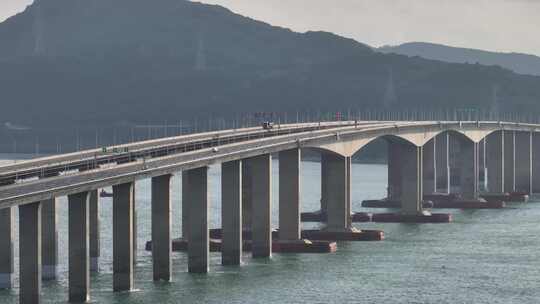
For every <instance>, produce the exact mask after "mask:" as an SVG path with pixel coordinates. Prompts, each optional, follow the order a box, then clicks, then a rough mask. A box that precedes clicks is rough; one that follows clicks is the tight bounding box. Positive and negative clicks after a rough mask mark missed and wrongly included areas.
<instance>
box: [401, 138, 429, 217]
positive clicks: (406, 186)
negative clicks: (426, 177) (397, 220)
mask: <svg viewBox="0 0 540 304" xmlns="http://www.w3.org/2000/svg"><path fill="white" fill-rule="evenodd" d="M401 160H402V162H403V163H402V172H401V174H402V179H401V189H402V193H401V212H402V213H403V214H405V215H418V214H420V213H422V196H423V193H424V192H423V190H422V180H423V178H422V173H423V169H422V162H423V161H422V147H416V146H413V145H411V144H401Z"/></svg>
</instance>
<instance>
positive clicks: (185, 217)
mask: <svg viewBox="0 0 540 304" xmlns="http://www.w3.org/2000/svg"><path fill="white" fill-rule="evenodd" d="M187 172H188V171H182V192H181V193H182V238H183V239H184V240H186V241H187V240H188V238H189V195H188V194H189V185H188V182H187V181H188V175H187Z"/></svg>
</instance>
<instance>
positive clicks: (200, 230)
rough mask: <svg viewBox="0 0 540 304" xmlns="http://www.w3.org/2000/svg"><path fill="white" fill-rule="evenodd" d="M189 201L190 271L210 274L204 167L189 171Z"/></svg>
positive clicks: (206, 175)
mask: <svg viewBox="0 0 540 304" xmlns="http://www.w3.org/2000/svg"><path fill="white" fill-rule="evenodd" d="M185 177H186V181H187V189H188V191H187V192H188V193H187V197H186V198H187V201H188V202H189V218H188V222H189V242H188V271H189V272H191V273H207V272H208V252H209V245H208V241H209V238H210V237H209V232H208V220H209V213H208V209H209V207H210V206H209V199H208V168H207V167H202V168H197V169H192V170H188V171H187V174H186V175H185Z"/></svg>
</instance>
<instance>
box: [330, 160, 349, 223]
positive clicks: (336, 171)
mask: <svg viewBox="0 0 540 304" xmlns="http://www.w3.org/2000/svg"><path fill="white" fill-rule="evenodd" d="M324 159H325V161H326V168H327V171H326V174H327V178H328V179H327V180H328V184H327V189H326V193H327V198H328V219H327V227H326V230H327V231H331V232H341V231H348V230H350V207H349V206H348V205H349V204H350V202H351V200H350V185H348V184H349V183H350V172H351V170H350V164H351V163H350V160H348V159H347V157H343V156H340V155H337V154H332V153H328V154H326V155H325V157H324Z"/></svg>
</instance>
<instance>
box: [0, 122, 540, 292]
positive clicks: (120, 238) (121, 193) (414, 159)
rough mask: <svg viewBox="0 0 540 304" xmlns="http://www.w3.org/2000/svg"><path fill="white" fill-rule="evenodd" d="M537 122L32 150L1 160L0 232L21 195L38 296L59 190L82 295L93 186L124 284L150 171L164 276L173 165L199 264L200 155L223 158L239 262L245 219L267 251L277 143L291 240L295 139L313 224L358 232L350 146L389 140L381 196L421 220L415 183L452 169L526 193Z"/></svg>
mask: <svg viewBox="0 0 540 304" xmlns="http://www.w3.org/2000/svg"><path fill="white" fill-rule="evenodd" d="M539 132H540V125H533V124H519V123H505V122H487V121H465V122H460V121H457V122H456V121H422V122H399V121H396V122H393V121H385V122H378V121H362V122H358V121H349V122H330V123H308V124H291V125H282V126H278V127H276V128H275V129H273V130H263V129H262V128H248V129H239V130H226V131H219V132H210V133H204V134H192V135H185V136H180V137H172V138H165V139H159V140H153V141H145V142H139V143H132V144H128V145H124V146H119V148H124V147H125V148H128V151H124V152H122V151H120V152H119V153H114V154H113V155H100V154H99V153H100V152H101V150H100V149H94V150H89V151H81V152H78V153H71V154H67V155H59V156H52V157H46V158H40V159H35V160H31V161H26V162H21V163H19V164H14V165H8V166H2V167H0V181H1V182H0V184H2V185H1V186H0V224H2V227H0V240H1V241H2V242H4V243H5V244H12V241H13V234H12V229H13V228H12V223H13V221H14V219H13V212H12V211H13V207H16V206H18V208H19V222H20V227H22V228H21V230H20V243H21V245H20V256H21V260H20V261H21V263H20V264H21V265H20V267H21V268H20V276H21V290H20V295H21V302H22V303H38V302H39V290H40V286H41V285H40V284H41V283H40V279H41V278H40V277H41V270H42V266H43V269H44V270H46V271H45V272H44V277H51V278H54V277H55V269H56V266H55V265H56V264H55V263H56V260H55V258H54V256H53V257H51V254H53V253H51V251H50V250H49V249H50V248H54V247H55V246H57V245H56V238H55V237H54V233H55V224H54V223H55V221H56V220H55V218H56V211H55V202H56V201H55V200H56V198H57V197H60V196H68V201H69V204H68V205H69V231H70V234H69V243H70V246H69V250H70V255H69V256H70V266H69V269H70V276H69V286H70V296H69V298H70V301H73V302H79V301H85V300H87V299H88V297H89V274H88V269H89V265H90V264H92V265H94V264H96V265H97V258H98V257H99V246H98V245H96V242H97V244H99V241H98V240H99V235H96V232H95V230H96V226H98V225H99V216H98V215H99V212H98V210H99V203H98V202H99V198H98V192H97V190H98V189H100V188H103V187H110V186H112V187H113V213H114V214H113V218H114V225H113V226H114V229H113V234H114V237H113V244H114V250H113V259H114V263H113V264H114V270H113V273H114V280H113V281H114V286H113V289H114V290H115V291H125V290H130V289H131V288H132V286H133V260H134V256H133V246H134V237H133V235H134V230H135V227H136V224H135V222H134V218H135V217H134V213H135V208H134V201H135V199H134V187H135V184H134V182H135V181H136V180H140V179H146V178H151V179H152V244H153V245H152V255H153V260H154V279H155V280H170V277H171V269H170V267H171V261H170V259H171V257H170V252H171V239H172V238H171V218H170V215H171V212H170V210H171V209H170V208H171V195H170V177H171V175H172V174H175V173H178V172H182V183H183V186H182V188H183V189H188V190H187V191H185V190H183V193H182V196H183V198H182V201H183V202H188V203H184V204H182V209H183V210H182V217H183V219H182V225H183V227H182V231H183V233H184V236H183V237H184V238H185V239H187V240H188V243H189V245H188V261H189V262H188V263H189V267H188V268H189V271H190V272H207V271H208V246H209V245H208V241H209V235H208V217H209V214H208V208H209V199H208V195H209V189H208V175H207V167H208V166H209V165H212V164H221V165H222V181H223V182H222V204H223V208H222V212H223V213H222V222H223V227H222V234H223V240H222V256H223V263H227V264H229V263H230V264H235V265H238V264H239V261H241V255H242V250H241V248H242V247H241V246H242V231H243V230H244V229H250V230H251V231H252V234H251V236H252V255H253V257H269V256H270V255H271V252H272V248H271V247H272V229H271V228H272V227H271V212H270V210H271V202H272V191H271V189H272V176H271V155H272V154H278V156H279V165H280V177H279V183H280V192H279V204H280V214H279V224H280V229H279V238H280V240H282V241H286V242H297V241H299V240H300V238H301V226H300V201H301V189H300V184H301V183H300V170H301V165H300V160H301V157H300V151H301V150H303V149H311V150H315V151H318V152H320V153H321V170H322V173H321V174H322V175H321V190H322V191H321V192H322V197H321V211H322V212H323V213H324V216H325V221H326V228H325V230H324V231H322V232H324V234H325V235H333V234H334V235H337V234H343V233H349V234H355V233H360V232H358V231H356V230H355V229H354V228H353V227H352V224H351V197H350V193H351V158H352V156H353V155H354V154H356V153H357V152H358V151H360V150H361V149H363V148H364V147H365V146H367V145H369V144H370V143H371V142H373V141H374V140H376V139H380V138H383V139H386V140H387V142H388V198H389V199H392V200H399V201H400V202H401V214H402V215H403V216H406V217H407V218H406V219H407V221H414V220H415V219H416V218H418V217H420V218H422V221H424V220H425V218H426V217H429V216H430V213H429V212H426V211H425V210H424V208H423V204H422V198H423V195H426V194H431V193H434V192H438V190H440V189H441V187H442V188H444V191H446V192H448V193H449V192H451V190H452V189H451V188H452V187H451V183H450V179H451V177H450V176H451V174H450V171H451V169H453V170H454V169H455V171H456V172H458V173H459V174H458V176H459V180H458V189H459V191H460V194H461V195H463V196H464V197H465V198H467V199H470V200H477V199H478V197H479V192H480V191H481V190H484V191H486V190H487V189H481V188H482V187H481V185H480V182H479V181H480V177H481V176H483V178H484V181H485V185H484V186H485V187H486V188H489V191H491V192H497V193H501V192H505V191H507V192H508V191H512V190H513V191H516V190H520V191H525V192H527V193H532V192H533V191H534V190H535V187H536V183H535V182H533V181H535V179H538V178H540V137H539V136H537V135H538V134H539ZM451 155H454V157H451ZM488 167H489V169H490V170H489V172H490V173H489V174H487V173H486V172H487V168H488ZM482 174H483V175H482ZM486 174H487V175H486ZM539 184H540V183H539ZM441 185H442V186H441ZM344 239H355V237H350V238H349V237H347V238H344ZM42 243H43V244H46V245H47V247H46V248H47V250H42V249H43V248H42ZM11 250H12V248H11V245H10V246H6V248H0V288H1V287H6V286H7V287H11V286H12V285H11V277H12V276H11V274H12V273H13V256H12V253H10V251H11ZM56 250H57V249H56ZM53 252H54V250H53ZM42 254H43V265H42V264H41V263H42V260H41V258H40V257H41V256H42ZM71 257H74V258H71ZM90 258H91V259H90ZM92 269H96V267H95V265H94V266H93V267H92ZM6 278H7V279H6Z"/></svg>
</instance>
